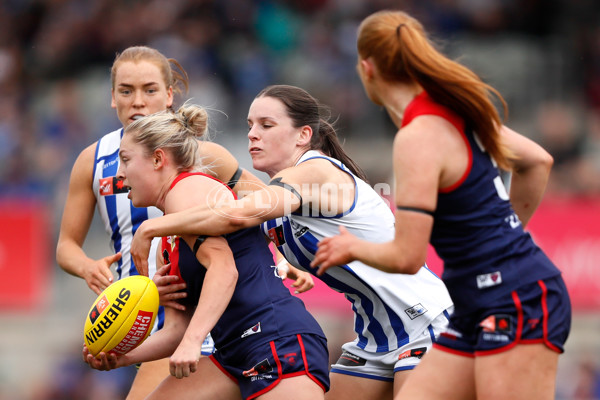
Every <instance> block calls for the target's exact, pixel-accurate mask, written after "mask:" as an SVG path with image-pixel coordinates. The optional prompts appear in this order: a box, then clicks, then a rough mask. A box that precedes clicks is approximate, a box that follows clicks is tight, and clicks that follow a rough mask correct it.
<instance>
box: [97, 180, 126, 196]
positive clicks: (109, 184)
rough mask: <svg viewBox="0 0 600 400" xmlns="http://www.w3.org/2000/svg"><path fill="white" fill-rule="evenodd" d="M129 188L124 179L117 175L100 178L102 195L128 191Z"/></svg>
mask: <svg viewBox="0 0 600 400" xmlns="http://www.w3.org/2000/svg"><path fill="white" fill-rule="evenodd" d="M128 191H129V189H128V188H127V186H125V184H124V183H123V180H122V179H119V178H117V177H116V176H109V177H108V178H101V179H100V196H110V195H111V194H118V193H127V192H128Z"/></svg>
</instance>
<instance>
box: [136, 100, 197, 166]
mask: <svg viewBox="0 0 600 400" xmlns="http://www.w3.org/2000/svg"><path fill="white" fill-rule="evenodd" d="M207 129H208V113H207V112H206V110H205V109H204V108H202V107H200V106H197V105H194V104H190V103H188V102H186V103H185V104H183V105H182V106H181V107H180V108H179V109H178V110H177V111H175V112H173V111H171V110H165V111H161V112H158V113H155V114H150V115H148V116H145V117H142V118H140V119H138V120H136V121H134V122H132V123H131V124H129V126H127V128H126V129H125V134H127V135H133V139H134V141H135V142H136V143H140V144H142V145H143V146H144V147H145V148H146V151H147V152H148V154H152V153H153V152H154V151H155V150H157V149H164V150H167V151H169V152H170V153H171V154H172V156H173V162H174V163H175V164H176V165H177V170H178V171H180V172H184V171H191V170H199V169H200V167H201V165H200V163H201V160H198V159H197V158H198V157H197V154H198V139H199V138H203V137H204V136H205V135H206V132H207Z"/></svg>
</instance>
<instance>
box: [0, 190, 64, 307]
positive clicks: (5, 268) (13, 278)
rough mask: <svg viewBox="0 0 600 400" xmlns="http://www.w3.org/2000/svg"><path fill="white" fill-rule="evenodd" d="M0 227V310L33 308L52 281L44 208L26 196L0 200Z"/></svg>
mask: <svg viewBox="0 0 600 400" xmlns="http://www.w3.org/2000/svg"><path fill="white" fill-rule="evenodd" d="M0 226H1V229H0V310H15V311H23V310H29V309H32V308H34V307H37V306H39V305H41V304H42V303H43V300H44V298H45V294H46V293H47V291H48V289H49V288H50V287H49V285H51V282H52V281H51V280H49V277H50V273H49V272H50V271H51V268H50V265H51V264H50V263H49V254H50V253H49V249H50V235H49V230H48V227H49V218H48V213H47V208H46V206H45V205H44V204H42V203H40V202H37V201H32V200H28V199H14V200H13V199H10V200H7V199H0Z"/></svg>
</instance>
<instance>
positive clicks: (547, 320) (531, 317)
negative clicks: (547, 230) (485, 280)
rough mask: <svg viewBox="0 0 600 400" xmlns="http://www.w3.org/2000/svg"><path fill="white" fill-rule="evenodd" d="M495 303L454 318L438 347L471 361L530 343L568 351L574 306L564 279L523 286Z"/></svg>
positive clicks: (559, 277) (437, 344)
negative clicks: (565, 346)
mask: <svg viewBox="0 0 600 400" xmlns="http://www.w3.org/2000/svg"><path fill="white" fill-rule="evenodd" d="M474 301H476V299H475V300H474ZM495 303H496V304H495V306H494V307H493V308H489V309H484V310H482V311H481V312H478V313H473V314H470V315H466V316H461V317H455V316H454V315H452V316H451V317H450V323H449V325H448V329H447V330H446V331H445V332H442V333H441V334H440V336H439V337H438V339H437V341H436V343H435V344H434V347H435V348H437V349H440V350H444V351H447V352H450V353H454V354H458V355H464V356H467V357H473V355H475V356H482V355H489V354H495V353H500V352H503V351H506V350H509V349H511V348H513V347H514V346H516V345H517V344H528V343H543V344H545V345H546V346H547V347H548V348H550V349H552V350H554V351H556V352H558V353H562V352H563V351H564V350H563V345H564V343H565V341H566V340H567V336H568V335H569V331H570V329H571V302H570V300H569V294H568V292H567V288H566V286H565V283H564V281H563V279H562V277H561V276H560V275H559V276H556V277H552V278H549V279H545V280H540V281H537V282H533V283H530V284H526V285H523V286H522V287H520V288H518V289H517V290H514V291H513V292H511V293H507V294H506V295H505V296H503V297H500V298H499V299H498V300H497V302H495Z"/></svg>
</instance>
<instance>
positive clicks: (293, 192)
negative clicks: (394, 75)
mask: <svg viewBox="0 0 600 400" xmlns="http://www.w3.org/2000/svg"><path fill="white" fill-rule="evenodd" d="M329 116H330V114H329V112H328V110H327V109H326V108H325V107H323V106H322V105H321V104H319V103H318V101H317V100H316V99H315V98H314V97H312V96H311V95H310V94H309V93H307V92H306V91H305V90H303V89H301V88H298V87H294V86H286V85H275V86H270V87H267V88H265V89H264V90H263V91H261V92H260V93H259V94H258V95H257V97H256V98H255V99H254V101H253V102H252V105H251V106H250V110H249V112H248V128H249V132H248V139H249V145H248V146H249V151H250V155H251V157H252V161H253V165H254V168H256V169H257V170H260V171H264V172H266V173H267V174H268V175H269V176H270V177H271V182H270V184H269V186H268V187H267V188H265V189H262V190H260V191H257V192H254V193H252V194H249V195H248V196H246V197H245V198H244V199H241V200H232V201H229V200H228V199H224V200H222V201H216V200H213V199H211V200H212V202H211V203H210V204H209V205H207V206H199V207H194V208H192V209H189V210H186V211H183V212H181V213H175V214H169V215H166V216H165V217H161V218H158V219H154V220H149V221H147V222H145V223H144V224H142V226H140V228H139V229H138V231H137V233H136V238H137V239H138V240H140V246H141V247H140V248H143V250H142V251H141V252H140V253H135V252H134V251H133V244H134V243H135V240H136V239H134V242H132V255H133V257H134V259H135V260H136V265H137V266H138V267H140V266H143V261H144V260H146V259H147V255H148V251H149V249H150V247H149V243H150V238H151V237H152V236H163V235H168V234H208V235H219V234H224V233H228V232H232V231H236V230H237V229H240V228H247V227H252V226H256V225H259V224H262V229H263V232H264V233H265V235H267V236H268V237H269V238H270V239H271V241H272V242H273V243H274V244H275V245H276V246H277V248H278V249H279V251H280V252H281V253H282V254H283V255H284V256H285V258H286V259H287V260H288V261H289V262H290V263H291V264H292V265H294V266H295V267H298V268H302V269H306V270H309V271H310V272H311V273H314V272H315V271H316V269H314V268H311V267H310V262H311V260H312V257H313V256H314V253H315V252H316V249H317V242H318V241H319V240H322V239H323V238H324V237H327V236H330V235H335V234H336V233H337V232H338V228H339V226H342V225H343V226H346V227H348V229H350V230H351V231H353V232H355V233H356V234H359V235H361V236H362V237H365V238H369V239H370V240H373V241H387V240H391V238H393V235H394V216H393V214H392V212H391V210H390V209H389V206H388V205H387V204H386V203H385V202H384V201H383V199H382V198H381V197H380V196H379V195H378V194H377V193H376V192H375V191H374V190H373V189H372V188H371V187H370V186H369V185H368V184H367V183H366V182H365V181H364V180H363V179H361V178H364V174H363V173H362V171H361V170H360V169H359V168H358V167H357V166H356V164H355V163H354V162H352V160H351V159H350V158H349V157H348V156H347V155H346V153H345V152H344V151H343V149H342V146H341V144H340V143H339V141H338V139H337V135H336V132H335V130H334V128H333V126H332V125H331V124H330V123H329V122H328V119H329ZM138 235H139V237H138ZM138 261H139V262H138ZM322 280H323V281H324V282H325V283H326V284H327V285H328V286H329V287H331V288H332V289H334V290H336V291H339V292H341V293H344V295H345V297H346V298H347V299H348V301H349V302H350V303H351V306H352V309H353V311H354V314H355V318H354V330H355V332H356V339H355V340H354V341H352V342H350V343H346V344H344V345H343V347H342V350H343V352H342V355H341V357H340V358H339V360H338V361H337V362H336V363H335V364H334V365H333V366H332V369H331V372H333V373H332V374H330V379H331V390H330V392H328V393H327V395H326V398H327V399H347V398H357V399H364V400H368V399H385V398H390V399H391V398H392V396H393V393H394V392H397V391H398V390H399V389H400V387H401V385H402V383H403V381H404V380H405V379H406V376H407V375H408V373H409V372H410V371H411V370H412V369H413V368H414V367H415V366H416V365H417V364H418V363H419V361H420V359H421V357H422V356H423V354H424V353H425V352H426V351H427V350H428V349H429V348H430V347H431V345H432V342H433V341H434V338H435V336H436V334H438V333H439V332H440V331H441V330H442V329H443V328H445V326H446V324H447V315H448V310H449V309H450V308H451V307H452V301H451V300H450V296H449V294H448V292H447V290H446V288H445V287H444V285H443V283H442V281H441V280H440V279H439V278H438V277H437V276H435V275H434V274H433V273H432V272H431V271H429V270H428V269H427V268H426V267H422V268H421V269H420V270H419V272H418V273H417V274H416V275H401V274H395V275H392V274H387V273H383V272H381V271H377V270H374V269H373V268H370V267H368V266H366V265H364V264H363V263H361V262H354V263H349V264H348V265H345V266H344V267H343V268H338V269H336V270H332V271H331V273H329V274H327V275H325V276H323V277H322Z"/></svg>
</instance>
